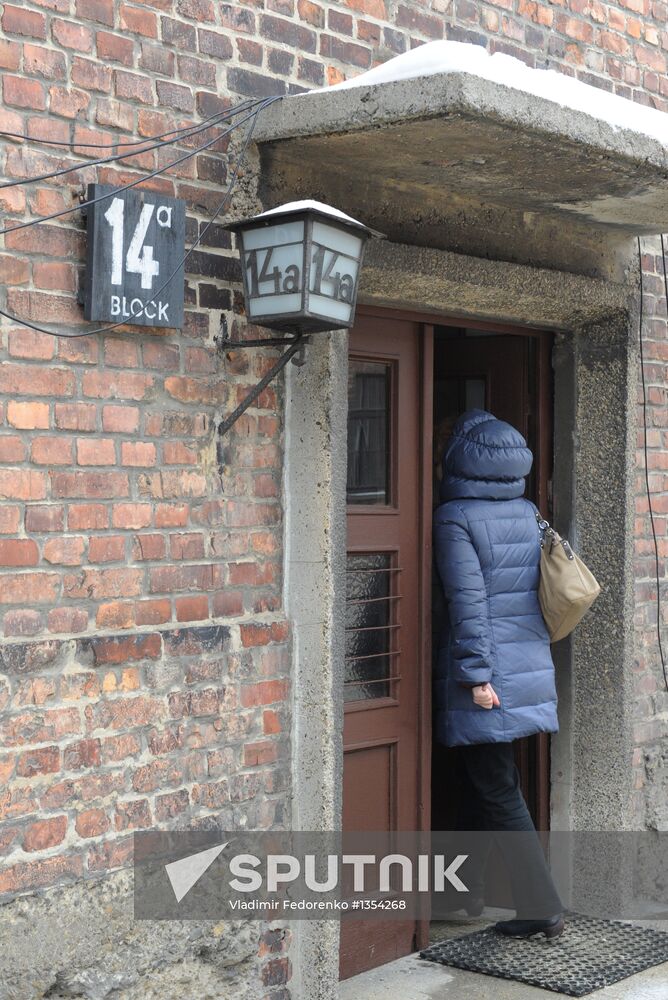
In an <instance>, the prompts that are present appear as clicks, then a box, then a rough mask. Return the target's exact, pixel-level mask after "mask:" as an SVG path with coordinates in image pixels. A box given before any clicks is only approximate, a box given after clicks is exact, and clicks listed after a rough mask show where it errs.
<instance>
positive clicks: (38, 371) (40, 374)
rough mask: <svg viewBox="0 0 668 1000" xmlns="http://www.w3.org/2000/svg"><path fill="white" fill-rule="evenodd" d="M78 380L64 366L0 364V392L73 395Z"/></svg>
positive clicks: (31, 394)
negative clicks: (46, 366)
mask: <svg viewBox="0 0 668 1000" xmlns="http://www.w3.org/2000/svg"><path fill="white" fill-rule="evenodd" d="M75 385H76V381H75V376H74V374H73V373H72V372H70V371H67V370H65V369H63V368H39V367H36V366H32V365H17V364H16V365H15V364H6V363H5V364H0V392H2V393H6V394H10V395H14V394H16V395H19V396H23V395H26V396H50V397H51V396H71V395H72V394H73V393H74V389H75Z"/></svg>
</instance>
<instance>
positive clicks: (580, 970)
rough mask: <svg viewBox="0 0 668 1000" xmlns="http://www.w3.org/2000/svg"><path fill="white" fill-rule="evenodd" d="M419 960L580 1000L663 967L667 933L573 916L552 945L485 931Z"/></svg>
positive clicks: (440, 944)
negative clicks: (579, 999)
mask: <svg viewBox="0 0 668 1000" xmlns="http://www.w3.org/2000/svg"><path fill="white" fill-rule="evenodd" d="M420 958H426V959H427V960H428V961H430V962H439V963H440V964H441V965H451V966H454V967H455V968H456V969H466V970H467V971H468V972H480V973H482V974H483V975H484V976H496V977H497V978H499V979H514V980H515V981H516V982H518V983H528V984H529V985H531V986H539V987H540V988H541V989H543V990H552V992H553V993H562V994H565V995H566V996H569V997H584V996H587V994H589V993H593V992H594V990H600V989H602V988H603V987H604V986H609V985H610V984H611V983H618V982H619V981H620V979H626V978H627V977H628V976H633V975H635V974H636V972H642V971H643V970H644V969H650V968H652V966H654V965H660V964H661V963H662V962H668V934H667V933H665V932H664V931H655V930H651V929H650V928H647V927H635V926H633V925H631V924H623V923H620V922H618V921H615V920H599V919H595V918H593V917H585V916H582V915H580V914H576V913H568V914H567V915H566V928H565V930H564V932H563V934H562V935H561V936H560V937H558V938H556V939H555V940H554V941H548V940H547V938H545V937H544V936H543V935H541V936H540V937H535V938H524V939H522V938H520V939H518V938H510V937H505V936H504V935H503V934H499V932H498V931H495V930H493V928H491V927H488V928H486V929H485V930H483V931H475V932H474V933H473V934H464V935H462V936H460V937H456V938H449V939H447V940H445V941H437V942H436V943H435V944H432V945H430V946H429V947H428V948H425V949H424V951H421V952H420Z"/></svg>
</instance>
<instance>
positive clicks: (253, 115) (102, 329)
mask: <svg viewBox="0 0 668 1000" xmlns="http://www.w3.org/2000/svg"><path fill="white" fill-rule="evenodd" d="M280 100H282V97H281V96H277V97H268V98H265V99H264V100H262V101H260V102H254V103H255V105H256V106H255V107H254V108H253V110H251V111H250V112H249V113H248V114H247V115H245V117H243V118H241V120H240V121H237V122H235V123H234V124H233V125H231V126H230V127H229V128H228V129H226V130H225V131H224V132H223V133H222V134H221V135H218V136H216V137H215V139H214V140H212V142H217V141H218V139H220V138H222V136H223V135H227V134H228V133H230V132H232V131H234V130H235V129H236V128H238V127H240V126H241V125H243V124H245V123H246V122H247V121H250V125H249V127H248V130H247V132H246V135H245V137H244V141H243V145H242V147H241V150H240V152H239V155H238V156H237V158H236V163H235V166H234V169H233V171H232V174H231V176H230V180H229V183H228V186H227V191H226V192H225V196H224V197H223V199H222V201H221V202H220V203H219V204H218V206H217V208H216V210H215V212H214V213H213V215H212V216H211V218H210V219H209V220H208V222H207V223H206V225H205V226H204V228H203V230H202V231H201V233H199V235H198V236H197V239H196V240H195V241H194V242H193V244H192V246H191V247H190V249H189V250H187V252H186V253H185V254H184V256H183V257H182V258H181V260H180V261H179V262H178V264H177V265H176V267H175V268H174V270H173V271H172V273H171V274H170V275H169V277H168V278H167V279H166V281H165V282H163V284H162V285H161V286H160V288H158V290H157V291H156V292H155V293H154V295H153V296H152V297H151V298H150V299H148V300H147V302H146V305H149V304H150V303H151V302H154V301H155V300H156V299H157V298H158V297H159V296H160V294H161V293H162V292H163V291H164V289H165V288H166V287H167V285H168V284H169V283H170V281H172V279H173V278H174V276H175V275H176V274H178V272H179V271H180V270H181V268H182V267H184V266H185V264H186V263H187V261H188V259H189V257H190V255H191V254H192V253H194V251H195V250H196V249H197V247H198V246H199V245H200V243H201V242H202V240H203V239H204V237H205V236H206V234H207V232H208V231H209V229H210V228H211V226H212V225H213V224H214V222H215V221H216V219H217V218H218V216H219V215H220V214H221V212H222V211H223V210H224V209H225V207H226V206H227V205H228V203H229V201H230V198H231V197H232V193H233V191H234V187H235V185H236V182H237V178H238V176H239V171H240V169H241V166H242V164H243V162H244V160H245V158H246V153H247V151H248V147H249V146H250V143H251V139H252V137H253V132H254V130H255V125H256V123H257V119H258V115H259V114H260V112H261V111H263V110H264V108H266V107H268V106H269V105H270V104H273V103H274V102H275V101H280ZM246 103H247V102H246ZM238 107H241V105H239V106H238ZM173 141H175V140H173ZM212 142H210V143H207V144H205V145H204V146H198V147H197V148H196V149H194V150H192V151H190V152H189V153H187V154H186V156H184V157H181V158H180V159H179V160H176V161H173V162H172V163H168V164H167V165H166V166H164V167H161V168H160V169H159V170H155V171H153V172H152V173H150V174H147V175H144V176H142V177H141V178H140V179H139V180H138V181H134V182H133V183H132V184H126V185H123V186H121V187H118V188H115V189H114V191H112V192H110V194H108V195H103V196H101V197H99V198H95V199H91V200H90V201H89V202H85V203H84V204H82V205H76V206H73V207H72V208H69V209H67V210H66V212H60V213H58V214H59V215H64V214H68V213H70V212H76V211H79V210H80V209H81V208H83V207H84V206H85V205H92V204H95V203H96V202H98V201H104V200H106V199H107V198H109V197H111V196H113V194H114V193H115V192H116V191H124V190H126V189H127V188H128V187H134V186H135V185H136V184H139V183H141V182H142V181H145V180H148V179H149V178H151V177H155V176H156V175H157V174H161V173H164V172H165V171H166V170H169V168H170V167H172V166H174V163H180V162H182V160H184V159H188V158H189V157H191V156H196V155H197V154H198V153H199V152H201V150H202V149H205V148H207V147H208V146H210V145H212ZM81 166H91V164H90V163H85V164H82V165H81ZM33 180H34V178H33ZM30 181H31V179H30V178H27V179H26V180H25V182H24V183H30ZM49 218H50V217H49ZM44 221H45V219H34V220H32V221H31V222H29V223H25V226H33V225H39V224H40V223H41V222H44ZM25 226H22V227H19V228H25ZM4 231H5V232H7V230H4ZM0 316H4V317H5V318H6V319H9V320H11V321H12V323H15V324H17V325H19V326H24V327H27V328H28V329H30V330H35V331H36V332H37V333H46V334H49V336H52V337H70V338H76V337H90V336H93V335H94V334H98V333H110V332H111V331H113V330H117V329H118V328H119V327H120V326H125V325H127V320H120V321H119V322H118V323H113V324H111V325H109V326H99V327H95V328H94V329H92V330H91V329H86V330H80V331H77V332H76V333H75V332H72V331H71V330H53V329H49V328H48V327H45V326H41V325H40V324H38V323H32V322H31V321H30V320H27V319H20V318H19V317H18V316H13V315H12V314H11V313H8V312H6V311H5V310H4V309H0Z"/></svg>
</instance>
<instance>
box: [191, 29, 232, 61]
mask: <svg viewBox="0 0 668 1000" xmlns="http://www.w3.org/2000/svg"><path fill="white" fill-rule="evenodd" d="M197 37H198V39H199V51H200V52H201V53H202V55H207V56H215V58H216V59H231V58H232V55H233V51H234V50H233V48H232V42H231V41H230V39H229V38H228V37H227V35H221V34H218V32H216V31H208V30H207V29H206V28H200V29H199V31H198V32H197Z"/></svg>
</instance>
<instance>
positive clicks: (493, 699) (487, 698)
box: [471, 683, 501, 708]
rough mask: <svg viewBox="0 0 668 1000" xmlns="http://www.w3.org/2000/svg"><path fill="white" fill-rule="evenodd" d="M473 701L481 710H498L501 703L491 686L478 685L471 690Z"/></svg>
mask: <svg viewBox="0 0 668 1000" xmlns="http://www.w3.org/2000/svg"><path fill="white" fill-rule="evenodd" d="M471 693H472V695H473V700H474V702H475V703H476V705H479V706H480V708H498V707H499V705H500V704H501V702H500V701H499V696H498V694H497V693H496V691H495V690H494V688H493V687H492V685H491V684H489V683H487V684H478V685H477V687H474V688H471Z"/></svg>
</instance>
